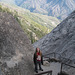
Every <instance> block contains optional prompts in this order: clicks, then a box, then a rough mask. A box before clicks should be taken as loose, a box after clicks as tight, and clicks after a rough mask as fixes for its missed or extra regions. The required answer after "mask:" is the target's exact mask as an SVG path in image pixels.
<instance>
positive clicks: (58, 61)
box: [43, 52, 75, 72]
mask: <svg viewBox="0 0 75 75" xmlns="http://www.w3.org/2000/svg"><path fill="white" fill-rule="evenodd" d="M50 54H55V55H54V58H55V59H56V54H58V55H60V54H59V53H55V52H52V53H48V54H45V55H44V56H43V57H44V58H45V57H46V56H48V55H50ZM47 58H49V59H51V58H50V57H47ZM60 58H63V59H67V60H68V61H69V60H70V61H73V60H71V59H69V58H65V57H62V56H61V55H60ZM58 62H59V61H58ZM60 63H61V70H60V71H61V72H62V67H63V64H64V65H66V66H69V67H72V68H75V66H72V65H69V64H66V63H64V62H62V61H61V60H60Z"/></svg>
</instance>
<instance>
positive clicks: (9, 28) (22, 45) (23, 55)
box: [0, 12, 34, 75]
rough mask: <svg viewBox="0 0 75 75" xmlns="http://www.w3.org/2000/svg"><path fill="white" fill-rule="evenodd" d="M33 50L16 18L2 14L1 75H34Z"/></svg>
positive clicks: (0, 36)
mask: <svg viewBox="0 0 75 75" xmlns="http://www.w3.org/2000/svg"><path fill="white" fill-rule="evenodd" d="M32 50H33V48H32V46H31V44H30V41H29V39H28V38H27V36H26V35H25V34H24V32H23V30H22V29H21V27H20V25H19V24H18V22H17V21H16V20H15V19H14V17H13V16H12V15H10V14H7V13H3V12H0V75H34V74H33V64H32V58H31V57H32V53H33V51H32Z"/></svg>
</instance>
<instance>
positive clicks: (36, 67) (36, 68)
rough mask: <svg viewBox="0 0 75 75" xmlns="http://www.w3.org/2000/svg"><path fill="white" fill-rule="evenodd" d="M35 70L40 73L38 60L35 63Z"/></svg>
mask: <svg viewBox="0 0 75 75" xmlns="http://www.w3.org/2000/svg"><path fill="white" fill-rule="evenodd" d="M35 72H36V73H38V62H36V64H35Z"/></svg>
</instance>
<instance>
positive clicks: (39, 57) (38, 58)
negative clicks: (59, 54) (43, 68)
mask: <svg viewBox="0 0 75 75" xmlns="http://www.w3.org/2000/svg"><path fill="white" fill-rule="evenodd" d="M37 61H41V55H40V53H39V52H37Z"/></svg>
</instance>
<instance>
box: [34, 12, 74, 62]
mask: <svg viewBox="0 0 75 75" xmlns="http://www.w3.org/2000/svg"><path fill="white" fill-rule="evenodd" d="M33 46H34V47H35V48H36V47H39V48H40V49H41V50H42V52H43V55H44V54H46V53H51V52H56V53H59V54H61V56H63V57H66V58H69V59H71V60H74V61H75V11H74V12H73V13H71V14H70V15H69V16H68V17H67V18H66V19H65V20H64V21H62V22H61V23H60V24H59V25H58V26H57V27H56V28H55V29H53V31H52V32H51V33H49V34H47V35H46V36H44V37H43V38H41V39H40V40H39V41H37V42H35V43H34V44H33Z"/></svg>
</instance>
